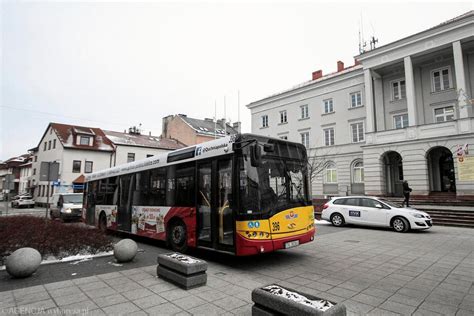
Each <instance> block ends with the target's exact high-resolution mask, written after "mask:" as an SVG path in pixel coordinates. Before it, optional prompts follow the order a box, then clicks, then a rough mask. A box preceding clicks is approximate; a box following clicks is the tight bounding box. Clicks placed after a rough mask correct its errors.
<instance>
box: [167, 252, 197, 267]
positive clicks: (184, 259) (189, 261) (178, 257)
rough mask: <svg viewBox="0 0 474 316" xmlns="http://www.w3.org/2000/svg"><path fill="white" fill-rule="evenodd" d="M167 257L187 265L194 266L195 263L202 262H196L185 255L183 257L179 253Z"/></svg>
mask: <svg viewBox="0 0 474 316" xmlns="http://www.w3.org/2000/svg"><path fill="white" fill-rule="evenodd" d="M166 256H167V257H170V258H173V259H175V260H177V261H179V262H182V263H186V264H193V263H198V262H201V261H200V260H196V259H194V258H191V257H188V256H185V255H181V254H179V253H172V254H169V255H166Z"/></svg>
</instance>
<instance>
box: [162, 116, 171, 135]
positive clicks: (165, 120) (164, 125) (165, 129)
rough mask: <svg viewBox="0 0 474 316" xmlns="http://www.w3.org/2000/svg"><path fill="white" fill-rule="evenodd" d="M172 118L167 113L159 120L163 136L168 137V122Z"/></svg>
mask: <svg viewBox="0 0 474 316" xmlns="http://www.w3.org/2000/svg"><path fill="white" fill-rule="evenodd" d="M172 119H173V115H168V116H165V117H163V118H162V120H161V122H162V123H161V135H162V136H163V138H170V137H169V135H168V123H169V122H170V121H171V120H172Z"/></svg>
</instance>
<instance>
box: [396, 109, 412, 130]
mask: <svg viewBox="0 0 474 316" xmlns="http://www.w3.org/2000/svg"><path fill="white" fill-rule="evenodd" d="M393 125H394V126H395V128H396V129H399V128H405V127H407V126H408V114H407V113H404V114H398V115H394V116H393Z"/></svg>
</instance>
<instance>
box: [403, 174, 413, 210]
mask: <svg viewBox="0 0 474 316" xmlns="http://www.w3.org/2000/svg"><path fill="white" fill-rule="evenodd" d="M410 192H411V188H410V187H409V186H408V181H407V180H405V181H403V196H404V197H405V200H403V204H402V205H406V207H410Z"/></svg>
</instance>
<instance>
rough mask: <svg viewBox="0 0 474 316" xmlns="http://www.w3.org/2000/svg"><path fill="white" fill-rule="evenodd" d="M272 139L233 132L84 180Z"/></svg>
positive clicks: (216, 154) (102, 177)
mask: <svg viewBox="0 0 474 316" xmlns="http://www.w3.org/2000/svg"><path fill="white" fill-rule="evenodd" d="M252 138H255V139H259V140H262V139H268V140H270V139H272V138H271V137H266V136H262V135H254V134H233V135H229V136H226V137H222V138H219V139H215V140H211V141H208V142H205V143H201V144H197V145H193V146H189V147H186V148H181V149H177V150H173V151H170V152H167V153H163V154H160V155H156V156H152V157H149V158H145V159H142V160H138V161H134V162H130V163H127V164H123V165H119V166H115V167H112V168H109V169H104V170H101V171H97V172H94V173H91V174H88V175H86V182H90V181H94V180H99V179H104V178H108V177H115V176H119V175H123V174H128V173H135V172H140V171H144V170H148V169H154V168H159V167H165V166H170V165H174V164H177V163H183V162H190V161H195V160H200V159H205V158H210V157H215V156H222V155H225V154H229V153H232V152H233V148H232V147H233V146H232V144H233V143H235V142H236V140H247V139H252ZM274 140H276V141H279V142H280V141H281V142H288V141H284V140H281V139H274ZM293 144H295V145H296V146H302V147H303V148H304V146H303V145H302V144H299V143H293Z"/></svg>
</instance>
